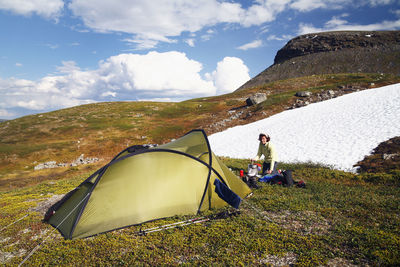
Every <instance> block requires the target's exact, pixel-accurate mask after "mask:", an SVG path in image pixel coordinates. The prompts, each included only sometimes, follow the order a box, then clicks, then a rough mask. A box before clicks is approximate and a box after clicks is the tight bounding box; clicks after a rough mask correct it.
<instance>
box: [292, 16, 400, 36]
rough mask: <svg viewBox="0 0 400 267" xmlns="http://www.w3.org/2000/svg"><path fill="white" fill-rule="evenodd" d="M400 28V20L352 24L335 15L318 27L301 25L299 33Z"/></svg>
mask: <svg viewBox="0 0 400 267" xmlns="http://www.w3.org/2000/svg"><path fill="white" fill-rule="evenodd" d="M398 29H400V20H395V21H387V20H385V21H382V22H380V23H372V24H366V25H360V24H351V23H349V22H348V21H346V20H344V19H341V18H339V17H333V18H332V19H331V20H329V21H327V22H326V23H325V24H324V26H323V27H321V28H317V27H314V26H313V25H312V24H303V23H301V24H300V25H299V30H298V34H308V33H316V32H325V31H380V30H398Z"/></svg>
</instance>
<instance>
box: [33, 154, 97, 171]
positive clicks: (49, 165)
mask: <svg viewBox="0 0 400 267" xmlns="http://www.w3.org/2000/svg"><path fill="white" fill-rule="evenodd" d="M84 156H85V155H84V154H81V155H80V156H79V157H78V158H77V159H76V160H74V161H73V162H71V163H62V162H59V163H57V162H56V161H47V162H45V163H40V164H38V165H36V166H35V167H34V170H35V171H37V170H43V169H53V168H59V167H76V166H78V165H83V164H90V163H95V162H97V161H99V160H100V159H99V158H85V157H84Z"/></svg>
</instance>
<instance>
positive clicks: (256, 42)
mask: <svg viewBox="0 0 400 267" xmlns="http://www.w3.org/2000/svg"><path fill="white" fill-rule="evenodd" d="M262 44H263V43H262V41H261V40H254V41H253V42H250V43H247V44H244V45H242V46H239V47H237V49H240V50H249V49H253V48H257V47H260V46H262Z"/></svg>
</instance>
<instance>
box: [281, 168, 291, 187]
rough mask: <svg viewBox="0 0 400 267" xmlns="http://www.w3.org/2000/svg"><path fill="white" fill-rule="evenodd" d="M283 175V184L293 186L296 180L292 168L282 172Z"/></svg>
mask: <svg viewBox="0 0 400 267" xmlns="http://www.w3.org/2000/svg"><path fill="white" fill-rule="evenodd" d="M282 174H283V177H282V184H283V186H286V187H290V186H293V184H294V181H293V175H292V171H291V170H286V171H283V172H282Z"/></svg>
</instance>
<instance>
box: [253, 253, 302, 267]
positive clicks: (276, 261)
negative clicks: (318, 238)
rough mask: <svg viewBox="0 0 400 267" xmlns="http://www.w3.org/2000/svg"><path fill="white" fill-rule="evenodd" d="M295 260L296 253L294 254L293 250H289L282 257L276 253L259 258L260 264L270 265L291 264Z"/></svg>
mask: <svg viewBox="0 0 400 267" xmlns="http://www.w3.org/2000/svg"><path fill="white" fill-rule="evenodd" d="M296 261H297V256H296V254H294V253H293V252H289V253H286V255H284V256H282V257H279V256H276V255H268V256H267V257H266V258H264V259H261V260H260V264H263V265H264V264H269V265H272V266H293V265H294V264H295V263H296Z"/></svg>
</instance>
